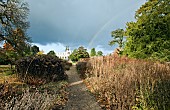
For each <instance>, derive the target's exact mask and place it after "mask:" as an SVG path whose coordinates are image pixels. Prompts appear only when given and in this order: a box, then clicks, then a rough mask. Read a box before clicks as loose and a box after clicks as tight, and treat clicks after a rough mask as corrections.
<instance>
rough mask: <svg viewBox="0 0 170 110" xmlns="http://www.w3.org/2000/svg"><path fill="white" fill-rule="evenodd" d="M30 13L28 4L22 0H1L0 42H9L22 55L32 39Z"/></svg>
mask: <svg viewBox="0 0 170 110" xmlns="http://www.w3.org/2000/svg"><path fill="white" fill-rule="evenodd" d="M28 13H29V9H28V4H27V3H26V2H23V1H22V0H1V1H0V42H7V43H9V44H10V45H11V46H12V47H13V48H14V50H15V51H16V52H17V53H18V54H20V55H22V56H23V54H24V50H25V48H27V47H28V42H29V41H30V38H29V37H28V36H27V34H26V30H27V29H28V27H29V22H28V21H27V17H28Z"/></svg>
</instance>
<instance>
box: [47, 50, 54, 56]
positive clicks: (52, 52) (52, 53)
mask: <svg viewBox="0 0 170 110" xmlns="http://www.w3.org/2000/svg"><path fill="white" fill-rule="evenodd" d="M47 55H51V56H56V54H55V52H54V50H51V51H49V52H48V53H47Z"/></svg>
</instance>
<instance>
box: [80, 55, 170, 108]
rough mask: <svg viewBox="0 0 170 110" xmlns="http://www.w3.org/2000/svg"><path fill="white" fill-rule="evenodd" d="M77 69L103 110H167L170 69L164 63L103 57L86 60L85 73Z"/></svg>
mask: <svg viewBox="0 0 170 110" xmlns="http://www.w3.org/2000/svg"><path fill="white" fill-rule="evenodd" d="M78 69H79V73H80V74H85V75H86V77H87V78H86V82H87V83H88V86H90V87H89V88H90V90H91V92H93V93H94V94H96V96H97V98H98V101H99V102H100V103H101V106H103V108H105V109H111V110H112V109H113V110H132V109H134V110H138V109H145V110H150V109H153V110H169V109H170V105H169V104H170V65H168V64H166V63H158V62H152V61H144V60H137V59H129V58H126V57H118V56H104V57H96V58H91V59H89V60H86V69H82V71H81V66H80V68H78Z"/></svg>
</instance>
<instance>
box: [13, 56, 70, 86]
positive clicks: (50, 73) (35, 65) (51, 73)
mask: <svg viewBox="0 0 170 110" xmlns="http://www.w3.org/2000/svg"><path fill="white" fill-rule="evenodd" d="M16 71H17V76H18V77H19V79H21V80H23V81H24V82H27V83H29V84H42V83H45V82H50V81H59V80H64V79H67V75H66V74H65V71H64V67H63V65H62V61H61V60H60V59H59V58H58V57H55V56H48V55H39V56H30V57H25V58H22V59H20V60H18V61H17V62H16Z"/></svg>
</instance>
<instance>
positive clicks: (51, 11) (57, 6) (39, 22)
mask: <svg viewBox="0 0 170 110" xmlns="http://www.w3.org/2000/svg"><path fill="white" fill-rule="evenodd" d="M25 1H27V2H28V4H29V8H30V14H29V17H28V18H29V19H28V20H29V22H30V28H29V30H28V35H29V37H32V41H33V44H35V45H37V46H39V47H40V50H43V51H44V52H45V53H47V52H49V51H50V50H54V51H55V52H63V51H64V50H65V46H69V47H70V49H71V50H73V49H75V48H78V47H79V46H84V47H85V48H87V49H88V50H90V49H91V48H93V47H94V48H96V50H97V51H99V50H101V51H103V52H104V54H109V53H111V52H113V50H114V49H115V47H116V46H109V45H108V43H109V41H110V40H112V37H111V32H112V31H113V30H115V29H118V28H123V29H124V28H125V26H126V23H127V22H130V21H134V20H135V19H134V15H135V11H136V10H137V9H138V8H139V7H140V6H141V5H142V4H144V3H145V2H146V0H41V2H40V0H25Z"/></svg>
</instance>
